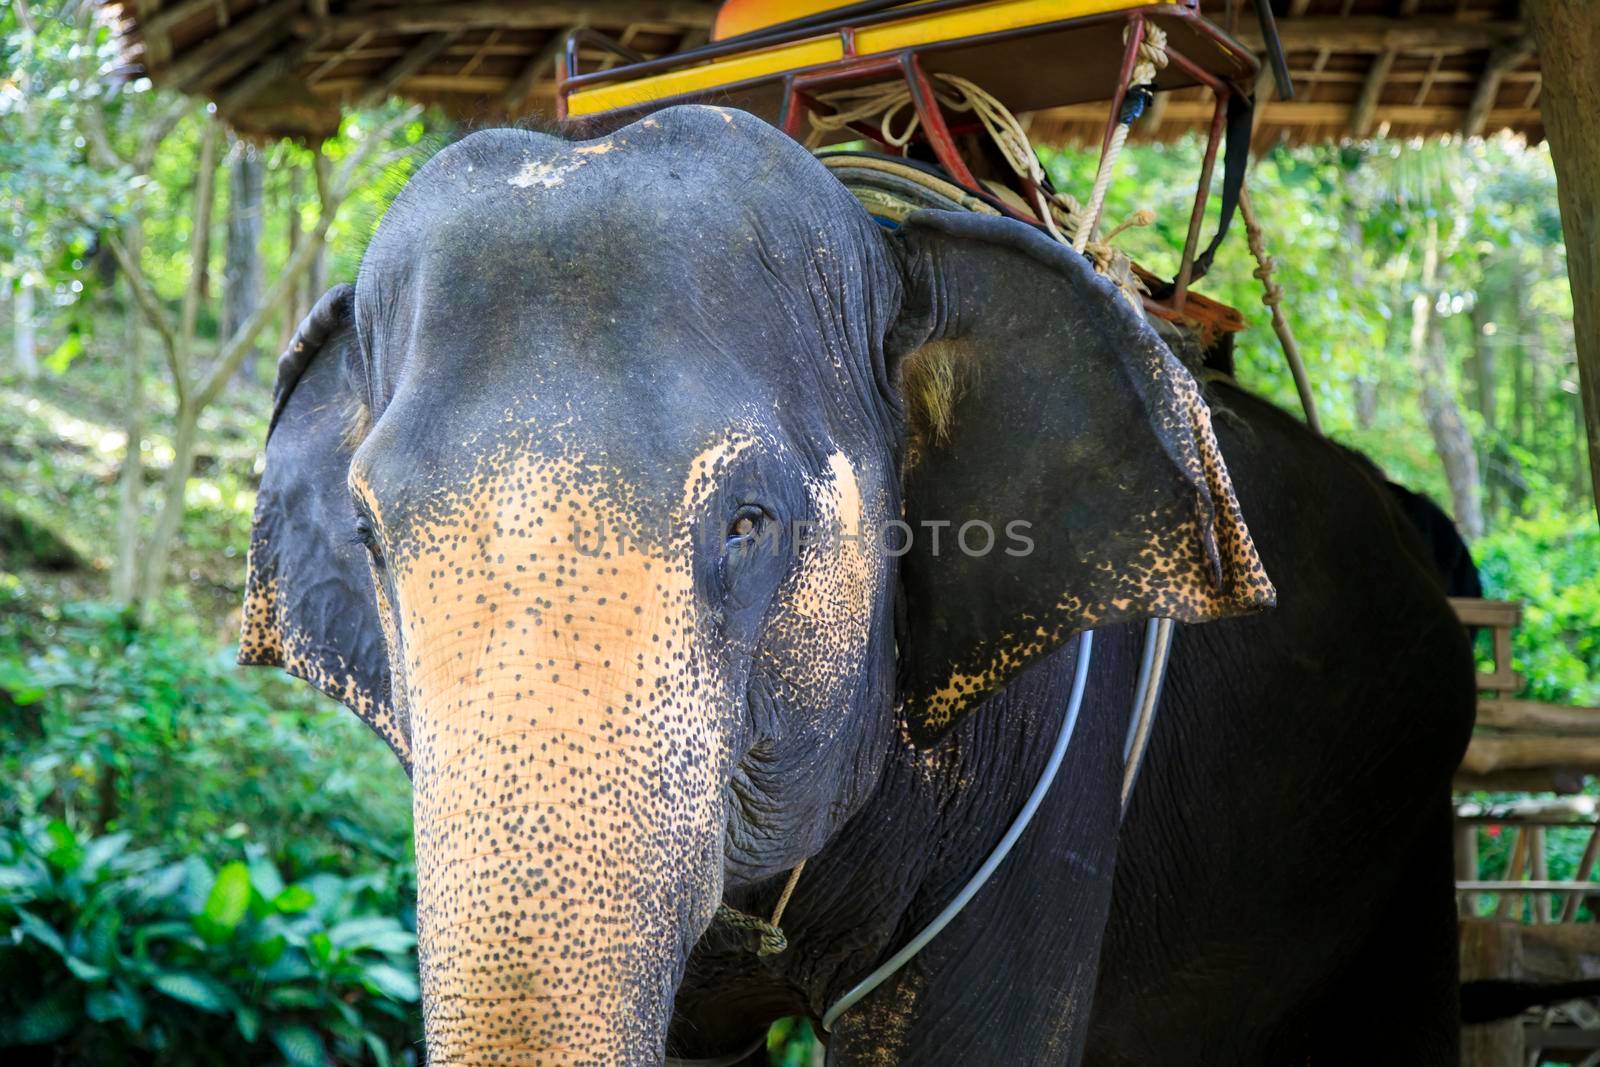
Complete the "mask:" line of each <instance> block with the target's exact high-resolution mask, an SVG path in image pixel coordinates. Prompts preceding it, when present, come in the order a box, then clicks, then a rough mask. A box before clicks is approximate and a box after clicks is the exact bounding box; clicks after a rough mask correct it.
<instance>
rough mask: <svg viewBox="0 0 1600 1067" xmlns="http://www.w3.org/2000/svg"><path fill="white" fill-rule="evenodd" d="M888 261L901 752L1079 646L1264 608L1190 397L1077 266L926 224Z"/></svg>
mask: <svg viewBox="0 0 1600 1067" xmlns="http://www.w3.org/2000/svg"><path fill="white" fill-rule="evenodd" d="M891 247H892V248H893V249H894V252H895V254H896V255H897V256H898V258H899V261H900V265H901V270H902V277H903V281H904V294H903V305H902V307H901V310H900V315H899V320H898V323H897V324H896V326H895V327H894V328H893V330H892V331H891V333H890V335H889V338H888V343H887V345H886V353H887V355H888V357H889V360H890V366H891V369H892V370H893V371H894V372H895V376H896V378H897V379H898V380H899V382H900V385H901V395H902V397H903V399H904V402H905V406H906V410H907V416H908V418H907V422H908V431H909V436H908V442H907V455H906V458H905V460H904V466H903V470H902V482H903V485H904V491H905V521H906V522H907V523H908V524H909V526H910V527H911V528H912V530H913V531H914V536H913V542H912V544H911V545H910V547H909V549H908V551H907V552H906V554H905V556H904V558H903V559H902V560H901V565H900V575H901V586H902V591H903V592H904V595H905V602H906V607H907V616H908V620H909V621H908V622H907V626H906V634H905V637H906V640H905V641H904V643H903V645H902V648H901V706H902V710H903V714H904V715H905V722H906V728H907V729H908V731H909V732H910V735H911V738H912V740H913V741H915V742H917V743H919V744H931V743H932V742H934V741H936V740H938V739H939V738H940V737H941V736H943V735H944V733H945V732H946V731H948V730H949V729H950V728H951V727H952V726H954V725H955V724H956V723H958V722H959V721H960V720H961V719H962V717H964V716H965V715H967V714H968V713H970V712H971V711H972V710H973V709H974V708H976V707H977V706H978V705H980V704H981V703H982V702H983V701H985V700H986V699H988V698H989V697H990V696H992V695H994V694H995V693H997V692H999V691H1000V690H1001V689H1003V688H1004V687H1005V686H1006V685H1007V684H1008V683H1009V682H1010V681H1011V679H1013V678H1015V677H1016V676H1017V674H1018V673H1019V672H1021V671H1022V670H1024V669H1025V668H1026V667H1027V666H1028V665H1029V664H1030V663H1033V662H1036V661H1038V660H1039V659H1041V658H1042V657H1044V656H1046V655H1048V654H1049V653H1051V652H1052V651H1053V650H1055V649H1056V648H1058V647H1060V646H1061V644H1062V643H1063V642H1064V641H1066V639H1067V638H1068V637H1070V636H1071V635H1072V634H1075V633H1078V632H1080V631H1082V630H1085V629H1089V628H1091V627H1095V626H1110V625H1116V624H1118V623H1127V622H1134V621H1137V620H1140V619H1148V618H1153V617H1160V616H1164V617H1168V618H1173V619H1176V620H1178V621H1180V622H1204V621H1206V620H1209V619H1217V618H1224V617H1226V616H1229V615H1237V614H1240V613H1242V612H1248V611H1254V610H1258V609H1260V608H1263V607H1266V606H1268V605H1270V604H1271V603H1272V602H1273V590H1272V584H1271V582H1269V581H1268V580H1267V577H1266V574H1265V573H1264V571H1263V570H1262V567H1261V561H1260V560H1259V559H1258V558H1257V556H1256V551H1255V547H1254V546H1253V545H1252V543H1251V541H1250V534H1249V531H1248V530H1247V529H1246V528H1245V525H1244V519H1243V516H1242V515H1241V514H1240V512H1239V502H1238V500H1237V499H1236V497H1235V496H1234V492H1233V486H1232V483H1231V482H1229V480H1228V471H1227V467H1226V466H1225V465H1224V464H1223V461H1222V456H1221V454H1220V453H1219V452H1218V449H1217V442H1216V438H1215V436H1213V434H1212V432H1211V416H1210V412H1209V411H1208V410H1207V408H1206V406H1205V402H1204V401H1203V400H1202V399H1201V398H1200V394H1199V391H1198V390H1197V389H1196V387H1195V383H1194V379H1193V378H1191V377H1190V376H1189V373H1188V371H1186V370H1185V369H1184V368H1183V366H1182V365H1181V364H1179V363H1178V361H1177V360H1176V359H1174V358H1173V356H1172V353H1171V352H1170V351H1169V350H1168V348H1167V346H1166V345H1165V344H1163V343H1162V342H1161V340H1160V338H1158V337H1157V336H1156V335H1155V333H1154V332H1153V331H1152V330H1151V328H1150V326H1149V325H1148V324H1147V323H1146V322H1145V321H1144V319H1143V318H1142V316H1141V315H1140V314H1139V312H1138V311H1136V310H1135V309H1134V308H1133V307H1132V306H1131V304H1130V302H1129V301H1128V300H1126V299H1125V298H1124V297H1123V296H1122V295H1121V294H1120V293H1118V292H1117V290H1116V289H1115V288H1114V287H1113V286H1112V285H1111V284H1110V283H1109V282H1107V281H1106V280H1105V279H1104V278H1100V277H1098V276H1096V275H1095V273H1094V271H1093V270H1092V269H1091V268H1090V266H1089V264H1088V262H1087V260H1086V259H1085V258H1084V257H1083V256H1082V255H1079V254H1077V253H1075V252H1073V251H1072V250H1071V249H1070V248H1066V247H1064V246H1062V245H1060V244H1057V243H1056V242H1054V241H1052V240H1050V239H1049V238H1048V237H1046V236H1045V235H1043V234H1041V233H1038V232H1037V231H1035V230H1033V229H1032V228H1031V227H1029V226H1026V225H1024V224H1022V223H1020V222H1015V221H1013V220H1010V219H1003V218H991V217H986V216H981V215H968V214H962V213H954V212H941V211H922V212H918V213H916V214H914V215H912V216H911V217H910V218H908V219H907V220H906V221H905V223H904V224H903V225H902V226H901V228H900V230H899V231H898V233H897V234H896V235H895V237H894V238H893V239H892V242H891ZM940 529H942V530H943V531H944V536H943V538H942V540H935V539H934V538H933V537H932V536H931V535H932V534H933V532H934V531H936V530H940ZM969 549H975V550H974V551H969Z"/></svg>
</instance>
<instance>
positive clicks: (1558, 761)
mask: <svg viewBox="0 0 1600 1067" xmlns="http://www.w3.org/2000/svg"><path fill="white" fill-rule="evenodd" d="M1541 767H1579V768H1583V769H1585V770H1590V771H1596V770H1600V739H1596V738H1588V737H1571V736H1566V735H1557V734H1474V735H1473V736H1472V743H1471V744H1470V745H1468V746H1467V754H1466V756H1465V757H1464V758H1463V759H1462V760H1461V770H1463V771H1465V772H1466V773H1468V774H1491V773H1493V772H1495V771H1499V770H1511V769H1519V770H1526V769H1537V768H1541Z"/></svg>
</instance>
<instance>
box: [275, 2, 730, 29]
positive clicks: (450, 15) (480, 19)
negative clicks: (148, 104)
mask: <svg viewBox="0 0 1600 1067" xmlns="http://www.w3.org/2000/svg"><path fill="white" fill-rule="evenodd" d="M716 13H717V8H716V5H715V4H714V3H709V2H708V0H608V2H607V3H604V4H595V3H587V4H586V3H583V2H582V0H526V2H522V0H464V2H462V3H457V4H407V5H405V6H403V7H385V8H379V9H376V10H372V11H358V12H351V13H347V14H339V15H330V16H328V17H327V18H326V19H302V20H300V21H301V22H304V23H306V29H308V30H309V29H310V28H311V27H313V26H324V27H325V28H327V29H328V30H330V31H331V32H333V33H334V34H336V35H338V36H340V37H346V36H349V35H350V34H353V33H360V32H361V31H363V30H377V31H382V32H389V33H433V32H435V31H439V30H461V29H467V28H469V27H472V26H501V27H504V28H506V29H544V28H556V27H560V26H572V25H582V24H586V23H591V22H599V23H603V24H607V25H617V26H631V25H633V24H635V23H645V22H648V23H663V24H665V25H668V26H710V25H711V22H712V20H713V19H714V18H715V17H716Z"/></svg>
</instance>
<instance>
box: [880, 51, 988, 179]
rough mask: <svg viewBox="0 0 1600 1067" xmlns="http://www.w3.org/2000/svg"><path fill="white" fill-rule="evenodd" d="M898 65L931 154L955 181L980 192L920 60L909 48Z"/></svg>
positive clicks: (901, 54)
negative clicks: (931, 149)
mask: <svg viewBox="0 0 1600 1067" xmlns="http://www.w3.org/2000/svg"><path fill="white" fill-rule="evenodd" d="M900 67H901V69H902V70H904V71H905V76H906V85H907V86H908V87H910V89H911V103H912V106H914V107H915V108H916V109H917V116H918V117H919V118H921V119H922V132H923V133H924V134H925V135H926V136H927V138H928V144H929V145H930V146H931V147H932V148H933V154H934V156H935V157H936V158H937V159H938V160H939V162H940V163H942V164H944V168H945V170H947V171H949V172H950V176H951V177H952V178H954V179H955V180H956V182H957V183H958V184H960V185H964V186H966V187H967V188H968V189H969V190H971V191H973V192H981V191H982V189H983V186H981V185H979V184H978V179H977V178H975V177H973V174H972V171H971V170H969V169H968V168H967V162H966V160H964V159H962V158H961V151H960V149H958V148H957V147H956V143H955V140H954V139H953V138H952V137H951V136H950V127H949V126H947V125H945V121H944V112H943V111H942V110H940V108H939V97H938V96H937V95H936V94H935V93H934V91H933V85H932V83H930V82H929V81H928V75H927V73H926V72H924V71H923V69H922V64H921V63H920V62H918V60H917V54H916V53H915V52H913V51H911V50H909V49H908V50H906V51H904V52H902V53H900Z"/></svg>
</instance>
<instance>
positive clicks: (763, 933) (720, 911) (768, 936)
mask: <svg viewBox="0 0 1600 1067" xmlns="http://www.w3.org/2000/svg"><path fill="white" fill-rule="evenodd" d="M805 869H806V861H805V860H801V861H800V862H799V863H797V864H795V867H794V870H792V871H790V872H789V880H788V881H787V882H785V883H784V885H783V892H782V893H780V894H778V903H777V905H776V906H775V907H774V908H773V909H772V918H771V919H763V918H761V917H760V916H759V915H751V914H750V913H748V912H743V911H740V910H739V909H738V908H736V907H734V906H733V905H731V904H718V905H717V919H718V920H720V921H721V922H724V923H726V924H727V925H729V926H731V927H733V928H734V929H736V930H749V931H751V932H752V933H754V934H756V935H757V937H758V945H757V947H756V955H758V956H776V955H779V954H780V953H782V952H783V951H784V950H785V949H787V948H788V947H789V938H788V937H786V936H785V935H784V932H783V930H782V929H781V928H780V927H779V925H778V924H779V923H781V922H783V909H785V908H787V907H788V906H789V898H790V897H792V896H794V887H795V886H796V885H798V884H799V882H800V872H801V871H803V870H805Z"/></svg>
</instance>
